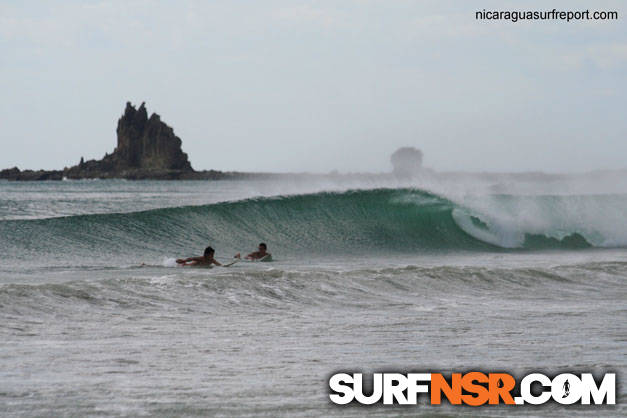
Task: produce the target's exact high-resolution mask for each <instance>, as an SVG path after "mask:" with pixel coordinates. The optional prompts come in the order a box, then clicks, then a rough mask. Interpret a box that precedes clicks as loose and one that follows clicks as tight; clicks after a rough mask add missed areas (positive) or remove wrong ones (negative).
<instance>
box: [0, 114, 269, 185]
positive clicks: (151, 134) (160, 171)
mask: <svg viewBox="0 0 627 418" xmlns="http://www.w3.org/2000/svg"><path fill="white" fill-rule="evenodd" d="M116 132H117V139H118V142H117V147H116V148H115V150H114V151H113V153H111V154H105V156H104V157H103V158H102V159H101V160H89V161H84V160H83V158H81V160H80V162H79V163H78V164H77V165H75V166H72V167H69V168H68V167H66V168H64V169H63V170H20V169H19V168H17V167H13V168H9V169H6V170H2V171H0V179H6V180H62V179H64V178H65V179H110V178H123V179H129V180H141V179H155V180H186V179H189V180H202V179H211V180H219V179H227V178H249V177H252V176H258V175H262V176H264V177H268V176H273V175H272V174H267V173H264V174H255V173H241V172H222V171H215V170H209V171H195V170H194V169H193V168H192V165H191V164H190V162H189V160H188V158H187V154H186V153H184V152H183V150H182V148H181V146H182V141H181V139H180V138H179V137H178V136H176V135H175V134H174V130H173V129H172V128H171V127H170V126H168V125H167V124H166V123H164V122H163V121H162V120H161V117H160V116H159V115H158V114H156V113H153V114H152V115H150V117H148V112H147V111H146V106H145V103H142V104H141V105H140V106H139V108H135V107H134V106H133V105H132V104H131V103H130V102H127V103H126V108H125V109H124V114H123V115H122V117H121V118H120V119H119V120H118V126H117V131H116Z"/></svg>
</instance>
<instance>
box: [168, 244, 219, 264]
mask: <svg viewBox="0 0 627 418" xmlns="http://www.w3.org/2000/svg"><path fill="white" fill-rule="evenodd" d="M215 253H216V252H215V250H214V249H213V248H211V247H207V248H205V252H204V254H203V255H202V256H201V257H190V258H179V259H178V260H176V262H177V263H178V264H182V265H184V266H210V265H212V264H215V265H216V266H221V265H222V264H220V263H219V262H218V261H216V259H215V258H213V256H214V254H215Z"/></svg>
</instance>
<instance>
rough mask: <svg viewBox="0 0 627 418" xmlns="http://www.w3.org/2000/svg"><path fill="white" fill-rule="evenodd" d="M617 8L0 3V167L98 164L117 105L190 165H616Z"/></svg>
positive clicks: (622, 160) (622, 123)
mask: <svg viewBox="0 0 627 418" xmlns="http://www.w3.org/2000/svg"><path fill="white" fill-rule="evenodd" d="M523 5H524V6H523ZM624 5H625V3H624V2H621V1H604V2H594V5H593V4H592V3H591V2H587V1H583V2H582V1H553V2H552V3H551V4H550V7H551V8H553V7H555V8H558V9H560V8H562V9H564V10H577V9H586V8H590V9H591V10H593V9H594V10H596V9H599V10H617V11H618V12H619V15H620V18H619V20H618V21H589V22H570V23H567V22H562V21H555V22H549V21H535V22H518V23H511V22H495V21H477V20H475V11H476V10H481V9H483V8H487V9H497V10H507V9H510V8H512V9H514V10H545V9H546V8H547V7H549V6H547V4H546V2H544V1H525V2H506V1H499V2H495V1H489V0H483V1H442V0H438V1H400V0H398V1H394V0H388V1H349V0H342V1H340V0H336V1H147V0H146V1H74V0H68V1H63V2H60V1H28V2H24V1H11V0H2V1H1V2H0V75H1V77H0V91H2V93H1V94H2V100H0V127H1V130H0V147H1V150H2V151H1V152H0V168H6V167H9V166H14V165H18V166H19V167H21V168H62V167H63V166H66V165H73V164H76V163H77V162H78V160H79V159H80V157H81V156H84V157H85V158H86V159H91V158H101V157H102V156H103V155H104V154H105V152H111V151H112V150H113V149H114V147H115V142H116V137H115V128H116V123H117V119H118V118H119V117H120V115H121V114H122V111H123V109H124V104H125V102H126V101H128V100H130V101H132V102H133V103H136V104H139V103H140V102H141V101H146V105H147V108H148V111H149V112H153V111H155V112H157V113H159V114H160V115H161V117H162V120H164V121H165V122H166V123H168V124H169V125H170V126H172V127H173V128H174V131H175V133H176V134H177V135H178V136H179V137H181V139H182V140H183V149H184V150H185V151H186V152H187V153H188V154H189V156H190V160H191V162H192V165H193V166H194V168H196V169H220V170H262V171H329V170H332V169H339V170H340V171H342V172H346V171H383V170H386V171H387V170H389V168H390V166H389V155H390V154H391V153H392V152H393V151H394V150H395V149H396V148H397V147H400V146H407V145H411V146H416V147H419V148H421V149H422V150H423V151H424V153H425V165H427V166H430V167H433V168H435V169H438V170H473V171H479V170H488V171H522V170H542V171H549V172H555V171H581V170H590V169H600V168H627V158H626V157H627V117H626V112H625V111H626V110H627V94H626V93H627V91H626V90H627V89H626V86H627V83H626V81H627V20H625V17H624V14H623V10H624Z"/></svg>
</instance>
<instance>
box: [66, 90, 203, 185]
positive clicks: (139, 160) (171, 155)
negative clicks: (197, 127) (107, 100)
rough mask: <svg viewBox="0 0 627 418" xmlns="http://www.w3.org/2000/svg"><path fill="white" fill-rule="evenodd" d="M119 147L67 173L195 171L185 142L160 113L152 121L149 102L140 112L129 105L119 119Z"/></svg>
mask: <svg viewBox="0 0 627 418" xmlns="http://www.w3.org/2000/svg"><path fill="white" fill-rule="evenodd" d="M117 136H118V144H117V147H116V148H115V151H113V153H112V154H106V155H105V156H104V158H103V159H102V160H90V161H84V160H83V158H82V157H81V161H80V163H79V164H78V165H75V166H74V167H71V168H69V169H66V170H64V176H65V177H67V178H110V177H124V178H150V177H152V176H156V177H157V178H162V177H164V176H165V177H171V176H174V177H180V176H181V175H182V174H184V173H193V172H194V170H193V168H192V166H191V164H190V163H189V160H188V159H187V154H185V153H184V152H183V150H182V149H181V144H182V142H181V139H180V138H179V137H178V136H176V135H175V134H174V131H173V130H172V128H171V127H169V126H168V125H166V124H165V123H164V122H162V121H161V118H160V117H159V115H157V114H156V113H153V114H152V115H151V116H150V118H149V117H148V113H147V112H146V107H145V103H142V104H141V106H139V108H138V109H135V107H134V106H133V105H132V104H131V103H130V102H128V103H126V109H124V115H122V117H121V118H120V119H119V120H118V128H117Z"/></svg>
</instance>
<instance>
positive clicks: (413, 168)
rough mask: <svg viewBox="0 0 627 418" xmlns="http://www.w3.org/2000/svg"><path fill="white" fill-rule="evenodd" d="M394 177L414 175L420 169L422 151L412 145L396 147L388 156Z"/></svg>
mask: <svg viewBox="0 0 627 418" xmlns="http://www.w3.org/2000/svg"><path fill="white" fill-rule="evenodd" d="M390 162H391V163H392V166H393V167H394V169H393V170H392V172H393V173H394V175H395V176H396V177H400V178H407V177H414V176H415V175H416V174H418V173H419V172H420V171H421V170H422V151H420V150H419V149H417V148H414V147H402V148H399V149H397V150H396V151H395V152H394V154H392V156H391V157H390Z"/></svg>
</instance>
